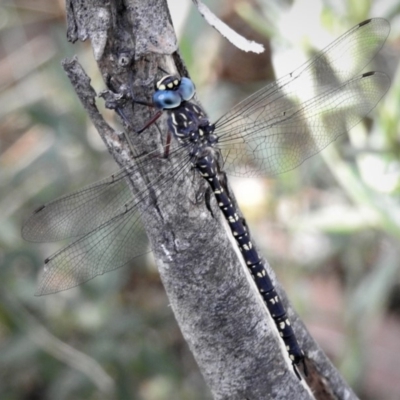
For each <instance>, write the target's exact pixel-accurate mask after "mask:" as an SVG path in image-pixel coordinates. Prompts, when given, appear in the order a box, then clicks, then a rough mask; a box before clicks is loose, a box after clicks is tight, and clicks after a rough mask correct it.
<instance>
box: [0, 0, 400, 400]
mask: <svg viewBox="0 0 400 400" xmlns="http://www.w3.org/2000/svg"><path fill="white" fill-rule="evenodd" d="M170 3H171V6H174V5H175V6H177V5H178V6H177V7H175V9H176V10H177V12H176V13H173V18H174V22H175V24H176V25H177V26H178V25H179V26H180V27H181V29H180V43H181V49H182V53H183V57H184V59H185V60H186V62H187V66H188V69H189V71H190V72H191V74H192V78H193V79H194V80H195V82H196V85H197V88H198V91H199V98H200V100H201V101H202V102H203V105H204V107H205V109H206V110H207V111H208V112H210V114H211V115H212V118H215V117H217V116H219V115H220V114H221V112H223V111H224V110H226V109H227V108H229V107H230V106H231V105H233V103H234V102H236V101H238V100H240V99H241V98H243V97H244V96H245V95H247V94H250V93H251V92H252V91H254V90H255V89H256V88H257V87H260V86H261V85H265V84H266V83H267V81H266V79H268V77H269V78H271V76H272V75H273V74H272V71H271V68H270V66H269V64H268V60H269V59H270V60H272V65H274V67H275V71H274V73H275V75H276V76H277V77H279V76H282V75H283V74H284V73H286V72H289V71H290V70H292V69H293V68H294V67H296V66H297V65H299V64H300V63H301V62H302V58H301V57H304V59H306V58H308V57H310V56H311V55H312V52H313V51H315V50H316V49H320V48H322V47H323V46H324V45H326V44H328V43H329V42H330V41H332V40H333V39H335V38H336V37H337V36H339V35H340V34H341V33H343V32H345V31H346V30H347V29H349V28H351V27H352V26H353V25H355V24H356V23H358V22H360V21H362V20H364V19H366V18H369V17H372V16H379V17H385V18H387V19H388V20H389V21H390V22H391V24H392V33H391V35H390V37H389V39H388V42H387V45H386V47H385V49H384V50H382V51H381V54H380V56H379V57H378V58H377V59H376V60H375V62H374V65H373V66H371V69H377V70H383V71H384V72H386V73H388V74H389V75H390V76H391V77H392V81H393V83H392V87H391V89H390V91H389V93H388V94H387V95H386V97H385V98H384V99H383V101H382V102H381V103H380V104H379V105H378V107H377V108H376V110H374V112H373V114H371V118H369V119H368V120H367V121H366V122H365V123H363V124H360V125H359V126H357V127H356V128H355V129H353V130H352V131H351V132H350V134H349V135H348V136H346V137H342V138H341V139H340V140H338V141H337V143H334V144H332V145H331V146H330V147H329V148H328V149H326V150H324V152H323V153H322V157H319V156H316V157H314V158H313V159H312V160H310V161H308V162H306V163H305V164H303V166H301V167H300V168H298V169H297V170H295V171H292V172H290V173H287V174H284V175H281V176H279V177H277V178H276V179H274V180H267V179H265V180H251V179H248V180H246V181H236V180H233V181H232V182H233V184H234V190H235V194H236V195H237V197H238V198H239V200H240V201H241V205H242V210H243V212H244V214H245V216H246V218H247V220H248V222H249V223H250V225H251V228H252V231H253V236H254V238H255V240H256V242H257V244H258V245H259V246H260V247H261V248H262V249H263V252H264V255H265V256H266V257H267V259H268V260H269V262H270V264H271V265H272V266H273V267H274V268H275V270H276V271H277V274H278V276H279V278H280V279H281V281H282V282H283V284H284V286H285V288H286V290H287V292H288V294H289V296H290V298H291V299H292V301H293V303H294V306H295V308H296V309H297V310H298V311H299V313H300V314H301V316H302V317H303V319H304V320H305V322H306V324H307V325H308V327H309V328H310V330H311V332H312V334H313V335H314V336H315V338H316V339H317V340H318V341H319V342H320V344H321V345H322V346H323V348H324V350H325V351H326V352H327V353H328V355H329V356H330V357H331V359H332V360H333V362H334V363H335V364H336V365H337V366H338V367H339V368H340V369H341V371H342V373H343V374H344V375H345V378H346V379H347V380H348V381H349V382H350V384H351V385H352V386H353V387H354V388H355V389H356V390H357V391H358V393H359V395H360V397H362V398H363V399H379V400H389V399H395V398H397V397H396V395H398V393H399V392H400V387H399V382H400V376H399V374H400V361H399V360H400V346H399V345H398V343H399V341H398V338H399V337H400V318H399V310H400V301H399V297H400V296H399V291H400V289H399V288H400V279H399V261H398V260H399V259H400V257H399V256H400V255H399V254H398V253H399V251H400V250H399V248H400V246H399V237H400V218H399V215H400V204H399V201H398V198H399V196H398V194H399V188H400V185H399V183H400V181H399V162H398V160H399V153H400V151H399V150H400V140H399V139H400V137H399V133H400V129H399V118H398V113H399V110H400V104H399V103H400V73H399V69H398V56H397V54H398V53H399V51H398V44H397V43H398V39H399V32H400V24H399V18H398V17H397V14H398V9H399V7H400V6H399V5H398V4H397V2H396V1H393V2H392V3H391V2H390V1H388V2H380V1H378V0H376V1H362V0H357V1H355V0H354V1H353V0H343V1H341V2H333V1H332V2H329V1H328V2H327V1H322V0H312V1H310V0H303V1H292V2H282V1H279V2H278V1H274V0H258V1H256V0H254V1H244V0H243V1H235V2H232V1H226V2H220V7H219V9H216V8H215V4H214V2H209V3H210V7H212V8H213V10H214V11H215V12H216V13H217V14H219V15H224V16H225V20H226V22H227V23H228V24H230V25H231V26H233V25H234V26H235V27H237V29H240V26H243V27H246V31H245V32H246V33H245V35H246V34H247V35H250V34H251V33H249V32H250V28H249V27H251V29H253V30H254V31H253V34H254V37H257V38H258V40H259V41H261V40H263V41H265V43H266V44H268V45H270V49H269V52H268V54H266V55H264V56H263V57H264V58H263V61H262V62H261V63H260V62H259V60H257V59H255V60H254V63H258V64H257V66H256V67H253V68H255V69H254V71H256V70H257V71H259V70H260V69H262V68H263V65H264V64H265V69H266V70H267V71H266V74H265V76H264V75H263V74H261V73H260V74H258V73H257V79H258V81H257V82H254V81H252V78H251V76H252V75H253V76H254V75H255V73H250V72H249V73H248V75H249V76H246V77H244V79H243V80H241V79H240V75H243V73H245V72H242V71H251V66H248V67H247V66H246V68H244V69H241V70H240V71H241V72H240V73H238V74H237V75H235V71H234V69H232V65H238V67H239V66H240V63H242V62H244V61H243V60H245V59H246V57H247V55H246V54H237V53H234V52H232V51H231V49H229V46H231V45H230V44H227V43H225V42H224V40H223V39H219V38H218V34H217V33H216V32H215V31H214V30H213V29H212V28H210V27H209V26H207V25H206V23H205V22H204V21H203V20H202V18H201V17H200V16H199V15H198V14H197V11H196V9H195V8H193V7H192V6H191V4H189V6H188V8H187V10H188V14H185V15H183V7H182V6H181V4H182V0H174V1H173V0H171V1H170ZM188 3H190V2H189V0H188ZM224 3H226V4H224ZM383 3H385V7H383V5H382V4H383ZM172 12H174V8H172ZM238 16H239V17H238ZM64 19H65V16H64V4H63V2H62V1H50V0H38V1H35V2H32V1H28V0H19V1H17V0H15V1H12V0H7V1H3V2H1V3H0V29H1V31H0V104H1V107H0V218H1V223H0V281H1V290H0V354H1V357H0V377H1V379H0V398H1V399H3V398H4V399H36V398H37V399H56V398H57V399H99V398H105V399H110V398H116V399H117V398H118V399H144V400H148V399H151V400H153V399H154V400H162V399H206V398H209V394H208V390H207V388H206V387H205V385H204V383H203V382H202V378H201V376H200V374H199V372H198V370H197V367H196V365H195V363H194V361H193V359H192V356H191V355H190V352H189V350H188V348H187V345H186V344H185V342H184V341H183V339H182V336H181V334H180V332H179V329H178V328H177V326H176V324H175V321H174V319H173V315H172V312H171V310H170V308H169V307H168V300H167V299H166V297H165V294H164V291H163V288H162V285H161V283H160V281H159V278H158V274H157V271H156V268H155V267H154V266H153V264H152V262H151V260H150V262H148V263H147V264H146V263H142V262H137V263H135V265H132V266H130V267H129V268H125V269H121V270H119V271H115V272H112V273H109V274H106V275H105V276H102V277H99V278H96V279H95V280H93V281H91V282H89V283H87V284H85V285H83V286H81V287H79V288H76V289H73V290H69V291H67V292H63V293H60V294H57V295H52V296H47V297H43V298H38V297H34V296H33V293H34V291H35V283H36V276H37V274H38V272H39V270H40V268H41V267H42V260H43V259H44V258H45V257H47V256H48V255H50V254H51V253H52V252H54V251H55V250H56V249H58V248H60V245H59V244H50V245H37V244H29V243H25V242H23V241H22V239H21V238H20V226H21V224H22V222H23V220H24V218H26V216H27V215H28V214H29V212H30V211H32V210H33V209H34V208H35V207H37V206H38V205H40V204H42V203H44V202H46V201H49V200H51V199H54V198H56V197H57V196H60V195H62V194H65V193H67V192H69V191H73V190H76V189H78V188H79V187H80V186H82V185H83V184H86V183H89V182H93V181H95V180H96V179H99V178H100V177H104V176H107V175H109V174H110V173H112V172H113V171H115V170H116V166H114V164H113V161H112V160H111V159H110V157H109V156H108V154H107V153H106V152H105V149H104V147H103V146H102V144H101V143H100V141H99V139H98V138H97V136H96V133H95V132H94V131H93V128H92V127H91V125H90V123H89V122H88V121H87V119H86V116H85V114H84V112H83V110H82V108H81V106H80V103H79V101H78V100H77V98H76V96H75V94H74V93H73V91H72V88H71V87H70V85H69V82H68V80H67V78H66V77H65V75H64V73H63V70H62V68H61V66H60V61H61V59H62V58H65V57H68V56H71V55H72V54H75V53H78V56H79V59H80V61H81V63H82V64H83V65H84V66H85V68H86V70H87V71H88V72H89V74H90V75H91V77H92V78H93V79H92V84H93V86H94V87H95V89H96V90H98V91H100V90H101V89H103V88H104V84H103V82H102V81H101V80H100V79H99V76H98V74H97V71H96V65H95V63H94V61H93V57H92V53H91V50H90V46H89V45H88V44H82V43H77V44H75V45H71V44H69V43H67V41H66V39H65V21H64ZM255 40H257V39H255ZM221 54H224V56H223V57H221ZM224 63H225V64H224ZM227 63H228V64H230V65H229V68H228V67H227V65H226V64H227ZM267 64H268V65H267ZM252 65H253V64H252ZM368 69H370V68H368ZM233 76H234V78H233ZM228 78H229V79H231V81H228ZM261 79H262V81H260V80H261ZM232 80H233V81H235V82H236V83H232ZM238 81H240V82H239V83H237V82H238ZM99 104H100V102H99Z"/></svg>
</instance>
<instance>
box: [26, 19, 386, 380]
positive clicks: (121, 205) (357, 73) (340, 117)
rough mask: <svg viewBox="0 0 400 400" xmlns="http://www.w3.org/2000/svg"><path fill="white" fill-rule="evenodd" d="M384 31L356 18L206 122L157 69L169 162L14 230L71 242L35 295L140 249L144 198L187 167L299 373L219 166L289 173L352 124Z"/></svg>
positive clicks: (374, 86)
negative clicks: (208, 195)
mask: <svg viewBox="0 0 400 400" xmlns="http://www.w3.org/2000/svg"><path fill="white" fill-rule="evenodd" d="M389 30H390V26H389V23H388V22H387V21H386V20H385V19H381V18H374V19H369V20H366V21H364V22H361V23H359V24H358V25H356V26H355V27H353V28H352V29H350V30H349V31H348V32H346V33H345V34H343V35H342V36H340V37H339V38H338V39H336V40H335V41H334V42H333V43H331V44H330V45H328V46H327V47H326V48H325V49H324V50H322V51H321V52H320V53H318V54H316V55H315V56H314V57H313V58H311V59H310V60H309V61H307V62H306V63H305V64H303V65H301V66H300V67H298V68H297V69H295V70H294V71H293V72H291V73H289V74H288V75H286V76H284V77H282V78H280V79H278V80H277V81H275V82H273V83H271V84H269V85H267V86H265V87H264V88H262V89H261V90H259V91H258V92H256V93H254V94H253V95H251V96H250V97H248V98H246V99H245V100H243V101H242V102H241V103H239V104H238V105H236V106H235V107H233V108H232V109H231V110H230V111H229V112H228V113H226V114H225V115H223V116H222V117H221V118H219V119H218V120H217V121H216V122H215V123H211V122H210V121H209V119H208V117H207V115H206V113H205V112H204V111H203V109H202V108H201V107H200V106H199V105H197V104H196V103H195V102H194V101H193V96H194V94H195V87H194V84H193V82H192V81H191V80H190V79H189V78H187V77H178V76H175V75H166V76H163V77H162V78H161V79H160V80H159V81H158V82H157V83H156V89H155V92H154V94H153V105H154V107H156V108H157V109H158V110H160V111H161V112H164V113H166V114H167V121H168V129H169V132H170V133H171V134H172V141H171V142H170V144H169V149H168V154H167V158H168V159H170V160H174V162H173V163H172V164H171V166H170V167H169V168H167V169H166V170H165V171H162V172H160V174H158V175H157V177H156V178H154V179H152V180H151V181H150V182H147V183H145V184H144V186H143V187H142V189H140V190H136V191H135V193H132V191H131V190H130V188H129V185H128V184H127V179H128V178H129V179H135V177H136V176H137V175H138V173H139V172H140V170H141V169H142V168H145V167H147V166H149V165H153V164H154V162H155V157H154V154H147V155H144V156H143V157H139V158H137V159H136V160H135V163H134V164H133V165H132V166H130V167H127V168H125V169H122V170H120V171H119V172H117V173H115V174H113V175H112V176H111V177H109V178H106V179H105V180H102V181H100V182H98V183H95V184H92V185H89V186H87V187H85V188H83V189H82V190H80V191H78V192H76V193H73V194H69V195H66V196H63V197H61V198H59V199H57V200H54V201H52V202H50V203H47V204H45V205H43V206H41V207H39V208H38V209H37V210H36V211H35V212H34V213H33V214H32V215H31V217H30V218H29V219H28V220H27V221H26V223H25V224H24V226H23V229H22V235H23V237H24V238H25V239H27V240H29V241H36V242H48V241H57V240H61V239H65V238H73V241H72V243H71V244H69V245H68V246H66V247H64V248H62V249H61V250H59V251H58V252H56V253H55V254H53V255H52V256H50V257H49V258H47V259H46V260H45V266H44V270H43V273H42V275H41V278H40V281H39V284H38V292H37V294H38V295H44V294H50V293H55V292H58V291H62V290H66V289H69V288H71V287H74V286H77V285H79V284H81V283H83V282H86V281H88V280H90V279H92V278H94V277H95V276H97V275H100V274H103V273H105V272H108V271H111V270H113V269H116V268H118V267H121V266H123V265H125V264H127V263H128V262H129V261H130V260H132V259H133V258H135V257H138V256H140V255H142V254H144V253H146V252H147V247H146V245H145V244H144V243H143V241H141V240H139V239H138V231H139V230H141V229H142V222H143V221H142V220H145V219H146V218H145V211H146V208H147V205H146V204H149V203H150V201H149V199H151V198H152V199H154V198H157V196H162V195H165V194H166V193H171V192H173V191H174V187H176V185H177V182H179V179H180V177H181V176H182V175H183V174H184V173H186V172H187V171H190V170H194V171H195V172H196V173H197V174H199V175H200V176H201V177H202V178H204V180H205V181H206V182H207V183H208V185H209V188H210V189H211V191H212V192H213V193H214V195H215V199H216V202H217V204H218V206H219V208H220V210H221V212H222V214H223V216H224V217H225V218H226V221H227V222H228V225H229V227H230V229H231V232H232V234H233V237H234V238H235V240H236V243H237V245H238V247H239V249H240V252H241V256H242V258H243V260H244V262H245V264H246V265H247V267H248V269H249V271H250V273H251V275H252V277H253V279H254V281H255V283H256V286H257V289H258V291H259V294H260V295H261V297H262V299H263V301H264V303H265V305H266V307H267V309H268V311H269V313H270V314H271V316H272V318H273V320H274V321H275V325H276V328H277V330H278V332H279V334H280V336H281V338H282V339H283V341H284V343H285V346H286V349H287V352H288V355H289V357H290V359H291V361H292V364H293V368H294V371H295V373H296V375H297V376H298V377H299V379H301V378H300V374H299V373H298V370H297V367H298V366H299V365H300V364H303V366H304V357H305V356H304V353H303V351H302V349H301V346H300V345H299V343H298V341H297V339H296V336H295V333H294V331H293V329H292V326H291V324H290V321H289V319H288V316H287V313H286V310H285V308H284V307H283V305H282V302H281V300H280V298H279V296H278V294H277V292H276V290H275V287H274V285H273V283H272V280H271V278H270V277H269V275H268V273H267V270H266V267H265V264H264V262H263V261H262V257H261V256H260V255H259V253H258V251H257V250H256V249H255V246H254V245H253V242H252V239H251V235H250V232H249V230H248V228H247V226H246V224H245V221H244V219H243V218H242V217H240V216H239V215H240V212H239V210H238V209H237V208H236V205H235V202H234V201H233V200H232V199H231V197H230V193H229V189H228V187H227V183H226V178H225V171H226V172H227V173H228V174H232V175H235V176H242V177H249V176H259V175H269V176H271V175H276V174H280V173H283V172H286V171H289V170H291V169H293V168H296V167H297V166H299V165H300V164H301V163H303V162H304V161H305V160H306V159H307V158H309V157H311V156H313V155H314V154H317V153H318V152H320V151H321V150H322V149H323V148H325V147H326V146H327V145H329V144H330V143H331V142H332V141H334V140H336V139H337V138H338V137H339V136H340V135H343V134H345V133H346V132H347V131H348V130H349V129H351V128H352V127H353V126H355V125H356V124H358V123H359V122H360V121H361V120H362V119H363V118H364V117H365V116H366V115H367V114H368V113H369V112H370V111H371V110H372V109H373V108H374V107H375V106H376V105H377V103H378V102H379V101H380V99H381V98H382V97H383V95H384V94H385V93H386V91H387V90H388V88H389V86H390V79H389V78H388V76H387V75H386V74H385V73H382V72H375V71H373V72H364V73H362V71H363V69H364V68H365V67H366V65H367V64H368V63H369V62H370V61H371V60H372V59H373V58H374V57H375V55H376V54H377V53H378V52H379V50H380V49H381V48H382V46H383V44H384V42H385V41H386V38H387V36H388V34H389ZM161 112H160V114H161ZM152 122H154V121H152ZM167 196H168V195H167Z"/></svg>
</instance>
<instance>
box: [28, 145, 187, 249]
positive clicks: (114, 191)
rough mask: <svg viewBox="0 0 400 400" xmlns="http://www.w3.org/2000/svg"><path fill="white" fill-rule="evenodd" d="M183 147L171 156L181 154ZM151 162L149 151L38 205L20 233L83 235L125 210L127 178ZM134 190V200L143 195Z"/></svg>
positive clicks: (50, 237)
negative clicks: (127, 165) (127, 164)
mask: <svg viewBox="0 0 400 400" xmlns="http://www.w3.org/2000/svg"><path fill="white" fill-rule="evenodd" d="M184 154H185V151H183V149H182V148H180V149H178V150H176V151H174V154H173V155H174V156H176V157H180V158H182V156H183V155H184ZM152 162H154V158H153V157H152V156H151V155H146V156H145V157H144V160H137V163H136V165H135V166H133V167H130V168H126V169H121V170H120V171H118V172H116V173H115V174H113V175H111V176H110V177H108V178H106V179H104V180H102V181H100V182H97V183H94V184H91V185H88V186H86V187H84V188H83V189H81V190H79V191H77V192H75V193H72V194H68V195H65V196H62V197H60V198H58V199H56V200H54V201H51V202H49V203H47V204H45V205H43V206H41V207H39V208H38V209H37V210H36V211H35V212H34V213H33V214H32V215H31V216H30V217H29V218H28V220H27V221H26V222H25V223H24V225H23V227H22V237H23V238H24V239H25V240H28V241H31V242H53V241H54V242H55V241H58V240H62V239H68V238H72V237H79V236H82V235H85V234H87V233H89V232H91V231H93V230H94V229H96V228H97V227H99V226H101V225H103V224H104V223H105V222H107V221H109V220H111V219H113V218H114V217H116V216H117V215H119V214H124V213H125V211H126V205H127V204H128V203H129V202H131V201H132V199H133V194H132V191H131V190H130V189H129V186H128V183H127V178H129V177H131V176H134V175H135V174H136V172H138V171H139V170H140V169H142V168H146V164H148V163H152ZM174 173H176V172H174V171H169V172H168V171H167V173H164V174H163V175H160V176H158V177H157V180H156V181H155V182H154V183H153V186H155V188H157V185H159V186H162V185H163V181H165V180H167V179H169V177H170V175H171V174H172V175H173V174H174ZM146 193H147V190H146V189H145V190H144V193H138V194H137V196H136V197H137V200H140V198H143V197H144V196H146Z"/></svg>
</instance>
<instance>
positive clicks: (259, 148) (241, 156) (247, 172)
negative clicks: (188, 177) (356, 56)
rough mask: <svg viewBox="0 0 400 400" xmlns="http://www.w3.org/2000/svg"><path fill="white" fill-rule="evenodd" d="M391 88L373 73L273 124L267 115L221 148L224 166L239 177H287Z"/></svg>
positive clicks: (291, 111)
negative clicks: (285, 174)
mask: <svg viewBox="0 0 400 400" xmlns="http://www.w3.org/2000/svg"><path fill="white" fill-rule="evenodd" d="M389 86H390V79H389V77H388V76H387V75H386V74H384V73H381V72H369V73H365V74H363V75H360V76H359V77H356V78H354V79H351V80H349V81H348V82H346V83H344V84H342V85H340V86H338V87H337V88H335V89H333V90H331V91H329V92H327V93H324V94H322V95H319V96H317V97H315V98H312V99H311V100H308V101H307V102H305V103H301V104H299V105H296V106H291V107H290V106H288V108H287V109H286V110H285V111H281V113H280V115H276V116H275V117H274V118H271V116H270V114H269V112H267V111H266V109H264V110H265V112H264V113H260V114H259V115H258V117H257V119H256V121H255V122H252V124H251V125H250V124H243V125H241V126H240V127H237V128H236V129H235V134H234V138H233V139H232V138H231V139H230V140H227V141H226V142H225V141H222V142H221V143H220V146H219V147H220V148H221V151H222V154H223V156H224V161H225V164H226V166H227V167H228V169H229V167H230V170H231V172H232V174H233V175H237V176H252V175H260V174H267V175H276V174H279V173H282V172H285V171H289V170H291V169H293V168H295V167H297V166H298V165H300V164H301V163H302V162H303V161H305V160H306V159H307V158H309V157H311V156H313V155H314V154H316V153H318V152H319V151H321V150H322V149H323V148H325V147H326V146H327V145H328V144H329V143H331V142H332V141H333V140H335V139H336V138H337V137H338V136H340V135H342V134H344V133H345V132H347V131H348V130H349V129H351V128H352V127H353V126H354V125H356V124H358V123H359V122H360V121H361V120H362V119H363V118H364V117H365V116H366V115H367V114H368V113H369V112H370V111H371V110H372V109H373V108H374V107H375V106H376V104H377V103H378V102H379V100H380V99H381V98H382V96H383V95H384V94H385V93H386V91H387V90H388V88H389ZM238 161H239V164H238V163H237V162H238ZM246 161H248V162H247V163H246ZM249 162H250V163H249ZM241 163H242V164H243V165H240V164H241Z"/></svg>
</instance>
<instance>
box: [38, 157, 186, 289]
mask: <svg viewBox="0 0 400 400" xmlns="http://www.w3.org/2000/svg"><path fill="white" fill-rule="evenodd" d="M184 162H185V163H184V164H178V165H177V166H176V167H175V168H173V169H171V170H169V171H167V172H168V176H166V175H165V177H164V179H162V180H159V181H158V182H157V184H154V182H153V183H152V184H151V185H149V186H148V189H146V190H145V191H142V192H141V196H139V197H137V196H136V197H135V199H134V200H133V199H131V200H130V201H129V202H127V203H125V204H124V206H123V211H122V212H121V209H119V212H118V213H116V214H115V215H114V216H113V217H112V218H111V219H108V220H107V221H106V222H104V223H103V224H101V225H99V226H97V227H96V228H95V229H94V230H91V231H90V232H88V233H87V234H85V235H83V236H81V237H79V238H78V239H77V240H75V241H74V242H72V243H71V244H70V245H68V246H66V247H64V248H63V249H61V250H60V251H58V252H56V253H55V254H53V255H52V256H51V257H49V258H48V259H46V260H45V267H44V269H43V273H42V274H41V277H40V281H39V285H38V290H37V295H45V294H50V293H55V292H59V291H62V290H66V289H70V288H72V287H74V286H77V285H80V284H81V283H84V282H86V281H88V280H90V279H92V278H94V277H96V276H98V275H102V274H104V273H106V272H108V271H111V270H114V269H117V268H119V267H122V266H123V265H125V264H127V263H128V262H129V261H131V260H132V259H133V258H135V257H138V256H140V255H143V254H145V253H147V252H148V251H149V250H150V249H149V247H148V242H147V238H146V236H145V234H144V231H143V229H142V221H141V215H142V213H143V212H144V211H145V210H146V208H147V207H148V206H149V204H151V201H150V199H151V198H153V199H154V198H155V197H157V196H159V195H160V194H161V193H163V195H164V198H167V199H168V197H169V196H171V195H173V194H174V186H175V185H177V184H178V183H179V178H180V176H181V175H183V174H185V173H187V171H188V169H189V168H190V160H189V159H188V157H187V156H186V160H185V161H184ZM174 172H176V173H174ZM150 192H151V194H150ZM67 197H68V196H66V198H67ZM85 208H86V206H85ZM109 215H111V214H109ZM98 217H99V218H100V219H102V218H103V217H102V216H98ZM103 219H104V218H103Z"/></svg>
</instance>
